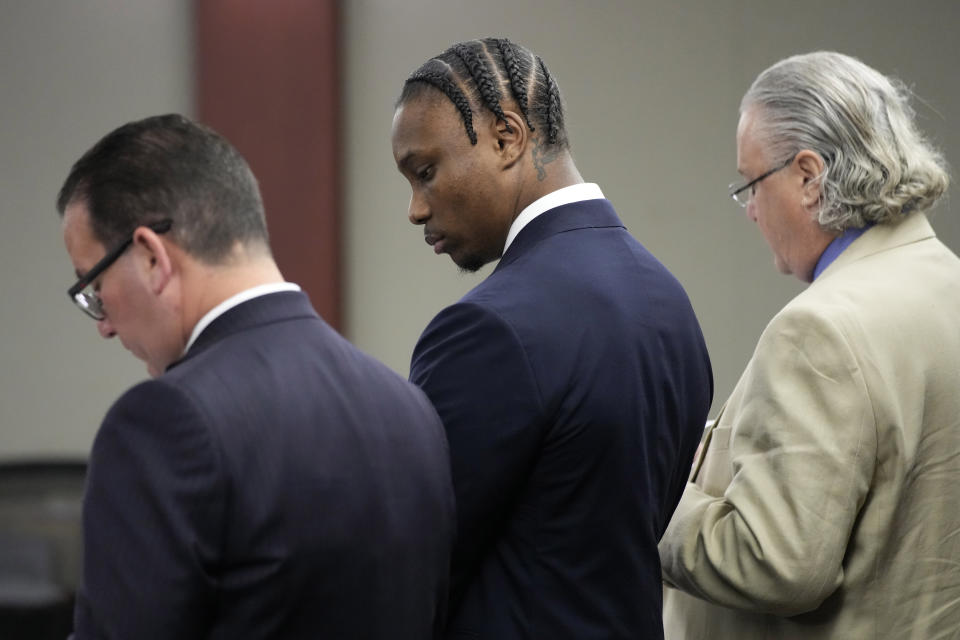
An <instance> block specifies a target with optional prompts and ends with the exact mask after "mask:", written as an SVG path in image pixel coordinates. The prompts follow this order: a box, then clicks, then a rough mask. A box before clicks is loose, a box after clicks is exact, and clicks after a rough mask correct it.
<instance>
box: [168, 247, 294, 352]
mask: <svg viewBox="0 0 960 640" xmlns="http://www.w3.org/2000/svg"><path fill="white" fill-rule="evenodd" d="M233 253H234V255H232V256H231V257H230V259H228V260H227V262H226V263H225V264H221V265H207V264H202V263H197V262H193V263H191V264H189V266H187V267H185V268H184V269H183V278H182V283H183V284H182V287H183V292H182V298H181V299H182V301H183V304H182V313H181V316H180V317H181V332H182V333H183V339H184V341H185V342H186V340H187V339H188V338H189V337H190V333H191V332H192V331H193V327H195V326H196V324H197V323H198V322H199V321H200V318H202V317H203V316H204V315H206V314H207V312H208V311H210V310H211V309H213V308H214V307H215V306H217V305H218V304H220V303H221V302H223V301H224V300H226V299H228V298H231V297H233V296H234V295H236V294H238V293H240V292H242V291H246V290H247V289H250V288H253V287H256V286H260V285H263V284H272V283H278V282H283V281H284V280H283V275H282V274H281V273H280V269H279V268H278V267H277V265H276V263H275V262H274V261H273V258H272V257H271V256H270V254H269V252H267V251H262V252H251V251H250V250H249V249H236V250H235V251H234V252H233Z"/></svg>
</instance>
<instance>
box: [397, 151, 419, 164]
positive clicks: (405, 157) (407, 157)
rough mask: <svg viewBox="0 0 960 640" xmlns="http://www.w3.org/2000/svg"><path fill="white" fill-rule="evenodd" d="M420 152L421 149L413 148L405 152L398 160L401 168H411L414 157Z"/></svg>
mask: <svg viewBox="0 0 960 640" xmlns="http://www.w3.org/2000/svg"><path fill="white" fill-rule="evenodd" d="M419 153H420V150H419V149H411V150H410V151H407V152H406V153H405V154H403V157H402V158H400V160H398V161H397V166H398V167H400V168H401V169H409V168H410V163H411V162H412V161H413V158H414V157H415V156H417V155H418V154H419Z"/></svg>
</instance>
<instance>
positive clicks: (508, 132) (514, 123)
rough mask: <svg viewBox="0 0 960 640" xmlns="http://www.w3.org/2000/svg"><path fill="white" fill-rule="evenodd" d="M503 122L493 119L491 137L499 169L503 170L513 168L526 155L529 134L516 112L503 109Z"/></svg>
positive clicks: (524, 123) (525, 124)
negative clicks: (498, 158) (495, 146)
mask: <svg viewBox="0 0 960 640" xmlns="http://www.w3.org/2000/svg"><path fill="white" fill-rule="evenodd" d="M503 115H504V118H505V120H500V119H497V118H496V117H494V122H493V124H492V126H493V137H494V143H495V144H496V145H497V149H496V152H497V154H498V155H499V157H500V167H501V168H502V169H504V170H506V169H509V168H511V167H513V166H514V165H515V164H516V163H517V162H518V161H519V160H520V159H521V158H522V157H523V155H524V154H525V153H526V151H527V143H528V142H529V140H530V135H529V134H530V132H529V131H527V123H526V121H525V120H524V119H523V117H522V116H521V115H520V114H518V113H517V112H516V111H511V110H508V109H504V111H503Z"/></svg>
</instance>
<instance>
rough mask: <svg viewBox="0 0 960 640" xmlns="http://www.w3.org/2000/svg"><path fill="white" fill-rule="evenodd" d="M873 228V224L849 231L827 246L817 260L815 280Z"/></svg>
mask: <svg viewBox="0 0 960 640" xmlns="http://www.w3.org/2000/svg"><path fill="white" fill-rule="evenodd" d="M872 226H873V224H868V225H866V226H865V227H860V228H858V229H847V230H846V231H844V232H843V233H841V234H840V235H839V236H837V237H836V238H834V239H833V241H832V242H831V243H830V244H828V245H827V248H826V249H824V250H823V253H822V254H820V259H819V260H817V266H816V267H815V268H814V270H813V279H814V280H816V279H817V278H819V277H820V274H821V273H823V271H824V269H826V268H827V267H829V266H830V263H831V262H833V261H834V260H836V259H837V257H838V256H839V255H840V254H841V253H843V250H844V249H846V248H847V247H849V246H850V245H851V244H853V241H854V240H856V239H857V238H859V237H860V236H861V235H863V232H864V231H866V230H867V229H869V228H870V227H872Z"/></svg>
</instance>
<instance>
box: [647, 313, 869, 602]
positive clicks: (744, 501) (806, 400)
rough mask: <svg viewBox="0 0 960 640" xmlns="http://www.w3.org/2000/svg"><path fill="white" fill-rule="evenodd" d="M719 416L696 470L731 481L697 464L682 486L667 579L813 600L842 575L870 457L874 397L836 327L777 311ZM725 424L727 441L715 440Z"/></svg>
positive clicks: (714, 591)
mask: <svg viewBox="0 0 960 640" xmlns="http://www.w3.org/2000/svg"><path fill="white" fill-rule="evenodd" d="M741 387H742V388H741ZM725 413H726V414H731V416H730V417H729V418H727V417H726V416H725V415H721V417H720V420H719V422H718V424H717V426H716V428H715V430H714V433H713V436H714V437H713V440H714V442H713V443H711V444H710V445H709V446H708V448H707V449H706V451H705V452H704V458H703V464H702V465H700V464H698V465H696V466H695V469H699V471H700V473H701V474H702V473H703V472H704V471H705V470H706V469H708V467H711V466H712V467H713V468H714V469H716V468H718V467H719V468H721V469H723V472H722V473H723V474H725V475H726V478H724V480H727V482H720V483H716V482H711V480H710V478H709V477H708V478H706V479H704V478H702V477H696V473H697V472H695V477H694V478H693V481H692V482H689V483H687V485H686V488H685V489H684V492H683V495H682V497H681V499H680V503H679V505H678V506H677V509H676V511H675V512H674V515H673V518H672V519H671V521H670V524H669V526H668V527H667V531H666V533H665V534H664V536H663V538H662V540H661V543H660V558H661V564H662V568H663V575H664V580H665V582H666V583H667V584H668V585H671V586H675V587H677V588H679V589H681V590H683V591H686V592H688V593H690V594H692V595H694V596H697V597H700V598H703V599H705V600H708V601H710V602H713V603H716V604H720V605H723V606H727V607H733V608H738V609H746V610H751V611H756V612H764V613H770V614H774V615H779V616H790V615H796V614H799V613H803V612H805V611H811V610H813V609H816V608H817V607H818V606H819V605H820V604H821V603H822V602H823V600H824V599H826V598H827V596H829V595H830V594H831V593H832V592H833V591H835V590H836V589H837V587H838V586H839V585H840V584H841V581H842V579H843V564H842V563H843V559H844V554H845V552H846V547H847V543H848V540H849V538H850V534H851V531H852V529H853V526H854V522H855V520H856V517H857V513H858V511H859V509H860V507H861V506H862V505H863V503H864V501H865V500H866V497H867V493H868V491H869V488H870V481H871V477H872V476H873V472H874V466H875V460H876V446H877V444H876V424H875V420H874V415H873V409H872V403H871V402H870V398H869V394H868V391H867V386H866V384H865V382H864V378H863V375H862V371H861V369H860V367H859V366H858V364H857V359H856V358H855V357H854V354H853V350H852V349H851V347H850V344H849V343H848V340H847V339H846V338H845V336H844V334H843V332H842V331H840V330H839V329H838V328H837V326H836V325H835V324H834V323H833V322H831V321H830V320H829V319H826V318H824V317H823V315H822V314H818V313H815V312H812V311H800V312H792V313H782V314H781V315H779V316H777V317H776V318H775V319H774V320H773V321H772V322H771V324H770V326H768V327H767V330H766V331H764V334H763V336H762V337H761V339H760V342H759V344H758V346H757V349H756V352H755V353H754V357H753V360H752V361H751V363H750V365H749V366H748V368H747V370H746V372H745V373H744V375H743V377H742V379H741V380H740V382H739V383H738V385H737V389H736V390H735V391H734V394H733V396H731V406H728V407H727V411H726V412H725ZM725 430H726V431H727V433H726V434H725V435H726V436H728V437H729V450H725V449H726V448H725V447H724V446H722V445H723V444H725V443H723V442H721V443H717V442H716V441H717V440H718V439H720V440H722V439H723V435H724V431H725ZM725 456H729V458H728V459H724V457H725ZM711 458H714V459H713V460H711ZM707 475H708V476H709V473H708V474H707ZM711 487H713V488H711ZM716 487H720V488H719V490H717V489H716ZM724 487H725V488H724Z"/></svg>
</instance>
